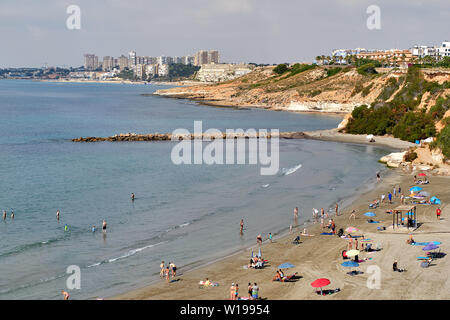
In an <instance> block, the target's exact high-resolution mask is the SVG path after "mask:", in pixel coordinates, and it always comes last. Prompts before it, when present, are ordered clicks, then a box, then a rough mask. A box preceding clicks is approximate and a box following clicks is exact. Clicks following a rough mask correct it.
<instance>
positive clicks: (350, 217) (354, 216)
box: [348, 209, 356, 220]
mask: <svg viewBox="0 0 450 320" xmlns="http://www.w3.org/2000/svg"><path fill="white" fill-rule="evenodd" d="M355 212H356V211H355V209H353V210H352V212H350V216H349V217H348V220H351V219H352V217H353V220H356V215H355Z"/></svg>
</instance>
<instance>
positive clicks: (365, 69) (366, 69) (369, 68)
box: [356, 63, 378, 75]
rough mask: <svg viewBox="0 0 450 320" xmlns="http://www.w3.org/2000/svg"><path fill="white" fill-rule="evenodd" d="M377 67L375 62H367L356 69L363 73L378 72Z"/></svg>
mask: <svg viewBox="0 0 450 320" xmlns="http://www.w3.org/2000/svg"><path fill="white" fill-rule="evenodd" d="M375 68H376V66H375V64H373V63H366V64H363V65H362V66H360V67H358V68H356V71H358V73H359V74H362V75H370V74H377V73H378V72H377V71H376V70H375Z"/></svg>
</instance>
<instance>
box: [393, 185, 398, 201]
mask: <svg viewBox="0 0 450 320" xmlns="http://www.w3.org/2000/svg"><path fill="white" fill-rule="evenodd" d="M393 194H394V198H396V197H397V188H395V186H394V192H393Z"/></svg>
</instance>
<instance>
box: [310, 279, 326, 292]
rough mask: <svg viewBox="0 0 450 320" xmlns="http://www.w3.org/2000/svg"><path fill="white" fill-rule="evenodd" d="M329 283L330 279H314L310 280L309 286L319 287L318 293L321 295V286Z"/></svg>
mask: <svg viewBox="0 0 450 320" xmlns="http://www.w3.org/2000/svg"><path fill="white" fill-rule="evenodd" d="M329 284H330V280H328V279H325V278H320V279H316V280H314V281H313V282H311V286H312V287H313V288H320V295H322V287H325V286H327V285H329Z"/></svg>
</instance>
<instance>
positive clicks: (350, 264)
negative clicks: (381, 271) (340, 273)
mask: <svg viewBox="0 0 450 320" xmlns="http://www.w3.org/2000/svg"><path fill="white" fill-rule="evenodd" d="M341 266H343V267H350V268H356V267H359V263H358V262H355V261H345V262H343V263H341Z"/></svg>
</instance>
